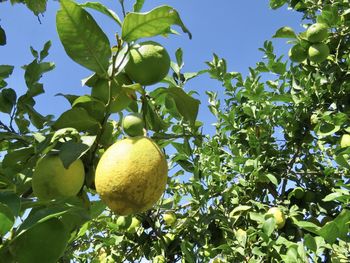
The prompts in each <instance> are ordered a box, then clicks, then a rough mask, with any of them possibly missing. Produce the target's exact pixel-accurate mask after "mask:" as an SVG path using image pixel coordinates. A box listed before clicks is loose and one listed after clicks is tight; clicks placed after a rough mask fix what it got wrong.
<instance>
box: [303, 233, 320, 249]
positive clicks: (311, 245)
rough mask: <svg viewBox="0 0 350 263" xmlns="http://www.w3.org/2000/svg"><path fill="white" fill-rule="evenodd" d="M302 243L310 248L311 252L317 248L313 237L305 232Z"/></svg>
mask: <svg viewBox="0 0 350 263" xmlns="http://www.w3.org/2000/svg"><path fill="white" fill-rule="evenodd" d="M304 243H305V246H306V247H307V248H308V249H310V250H311V251H313V252H316V250H317V244H316V240H315V238H314V237H313V236H312V235H310V234H306V235H305V236H304Z"/></svg>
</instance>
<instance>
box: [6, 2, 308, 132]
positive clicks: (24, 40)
mask: <svg viewBox="0 0 350 263" xmlns="http://www.w3.org/2000/svg"><path fill="white" fill-rule="evenodd" d="M78 2H84V1H78ZM100 2H102V3H104V4H105V5H106V6H108V7H109V8H111V9H113V10H114V11H115V12H117V13H118V14H119V15H120V16H122V15H121V12H120V11H121V9H120V5H119V1H118V0H104V1H100ZM125 2H126V6H127V10H131V9H130V8H131V6H132V4H133V1H131V0H125ZM163 4H167V5H170V6H172V7H174V8H175V9H177V10H178V12H179V13H180V16H181V18H182V20H183V22H184V23H185V25H186V26H187V28H188V29H189V30H190V31H191V33H192V35H193V39H192V40H190V39H189V38H188V36H187V35H186V34H181V35H180V36H177V35H171V36H169V37H168V38H163V37H157V38H155V40H156V41H158V42H160V43H161V44H162V45H164V46H165V47H166V48H167V50H168V51H169V53H170V55H171V58H172V59H173V60H174V59H175V56H174V52H175V50H176V49H177V48H179V47H181V48H182V49H183V51H184V62H185V68H184V71H186V72H193V71H198V70H201V69H204V68H206V65H205V61H210V60H211V59H212V54H213V53H216V54H218V55H219V57H224V58H225V59H226V60H227V62H228V68H229V70H230V71H238V72H241V73H243V74H247V72H248V67H249V66H254V65H255V63H256V62H258V61H259V60H260V59H261V57H262V55H263V54H262V53H261V52H260V51H258V48H259V47H261V46H262V45H263V42H264V41H265V40H268V39H271V36H272V35H273V34H274V33H275V31H276V30H277V29H278V28H280V27H282V26H291V27H292V28H294V29H295V31H297V32H298V31H301V30H302V28H301V25H300V21H301V15H300V13H297V12H295V11H290V10H287V6H284V7H282V8H281V9H279V10H271V9H270V8H269V6H268V1H267V0H265V1H261V0H234V1H233V0H226V1H223V0H221V1H209V0H202V1H198V0H197V1H176V0H163V1H160V0H152V1H150V0H148V1H147V0H146V3H145V5H144V8H143V10H142V11H149V10H151V9H152V8H154V7H156V6H159V5H163ZM58 8H59V3H58V2H56V1H52V0H51V1H49V4H48V8H47V12H46V13H45V14H44V16H43V17H41V18H40V20H41V24H40V23H39V21H38V19H37V18H36V17H35V16H34V15H33V14H32V13H31V12H30V11H29V10H28V9H27V8H25V6H23V5H15V6H11V5H10V3H9V1H8V2H5V3H1V4H0V19H1V20H0V23H1V26H2V27H3V28H4V29H5V30H6V33H7V42H8V44H7V45H6V46H2V47H0V63H1V64H9V65H14V66H15V67H16V68H15V71H14V73H13V75H12V76H11V77H10V79H9V81H8V82H9V87H11V88H13V89H15V90H16V92H17V94H19V95H20V94H22V93H23V92H24V91H25V83H24V78H23V76H24V71H23V69H21V68H20V67H21V66H22V65H24V64H28V63H30V62H31V61H32V59H33V57H32V55H31V53H30V50H29V47H30V46H33V47H34V48H35V49H39V50H40V49H41V48H42V46H43V45H44V43H45V42H46V41H47V40H51V41H52V48H51V50H50V55H49V57H48V58H47V61H52V62H54V63H55V64H56V69H55V70H54V71H52V72H49V73H48V74H46V75H44V77H43V79H42V82H43V83H44V88H45V90H46V94H45V95H40V96H39V97H38V98H37V105H36V109H37V110H38V111H39V112H41V113H42V114H45V115H46V114H54V115H56V116H58V115H59V114H60V113H62V112H63V111H65V110H67V109H68V108H69V104H68V102H66V100H65V99H64V98H63V97H55V96H54V95H55V94H57V93H64V94H87V93H89V91H90V90H89V88H87V87H82V86H81V84H80V83H81V82H80V81H81V79H83V78H85V77H87V76H88V75H90V73H91V72H89V71H88V70H86V69H84V68H83V67H81V66H80V65H78V64H76V63H75V62H73V61H72V60H71V59H70V58H69V57H68V56H67V55H66V54H65V52H64V50H63V47H62V45H61V43H60V41H59V39H58V35H57V32H56V28H55V13H56V11H57V10H58ZM91 13H92V14H93V15H94V17H95V18H96V20H97V21H98V23H99V25H100V26H101V27H102V28H103V30H104V31H105V33H106V34H107V35H108V36H109V38H110V39H111V42H112V40H113V37H114V33H115V32H120V28H119V26H118V25H117V24H115V23H114V22H113V21H112V20H111V19H109V18H107V17H103V16H101V15H99V14H98V13H96V12H93V11H91ZM174 29H176V30H178V31H179V32H181V29H180V28H178V27H174ZM274 44H275V48H276V51H277V54H279V55H283V54H285V55H286V54H287V51H288V49H289V47H290V46H289V45H288V44H286V41H285V40H284V39H282V40H274ZM186 89H187V91H188V90H196V91H197V92H199V94H200V95H199V96H197V98H198V99H200V100H201V101H202V104H201V106H200V114H199V118H198V119H199V120H201V121H203V122H204V123H205V126H206V129H207V128H208V127H209V126H210V123H212V122H213V121H214V119H212V118H210V117H208V114H207V113H208V110H207V97H206V95H205V90H210V91H218V92H221V90H222V89H221V85H220V83H218V82H216V81H213V80H210V79H209V77H208V76H207V75H203V76H201V77H199V78H197V79H195V80H192V81H191V82H189V83H188V85H187V87H186ZM0 116H3V115H0Z"/></svg>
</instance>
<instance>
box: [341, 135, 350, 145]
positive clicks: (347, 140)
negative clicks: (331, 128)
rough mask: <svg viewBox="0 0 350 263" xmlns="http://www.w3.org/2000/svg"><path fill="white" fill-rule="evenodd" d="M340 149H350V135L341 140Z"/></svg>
mask: <svg viewBox="0 0 350 263" xmlns="http://www.w3.org/2000/svg"><path fill="white" fill-rule="evenodd" d="M340 147H341V148H345V147H350V134H344V135H343V136H342V137H341V139H340Z"/></svg>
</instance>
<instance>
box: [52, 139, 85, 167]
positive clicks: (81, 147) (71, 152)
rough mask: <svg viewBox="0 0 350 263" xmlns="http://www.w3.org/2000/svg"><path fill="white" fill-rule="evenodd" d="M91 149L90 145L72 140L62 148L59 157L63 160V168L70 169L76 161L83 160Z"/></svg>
mask: <svg viewBox="0 0 350 263" xmlns="http://www.w3.org/2000/svg"><path fill="white" fill-rule="evenodd" d="M89 149H90V147H89V146H88V145H86V144H83V143H80V142H74V141H72V140H71V141H68V142H66V143H64V144H63V145H62V146H61V148H60V152H59V154H58V155H59V157H60V159H61V160H62V163H63V166H64V167H65V168H66V169H68V167H69V166H70V165H71V164H72V163H73V162H74V161H75V160H78V159H79V158H81V157H82V156H83V155H84V154H85V153H86V152H87V151H88V150H89Z"/></svg>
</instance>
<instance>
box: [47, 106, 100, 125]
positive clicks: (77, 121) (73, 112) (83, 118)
mask: <svg viewBox="0 0 350 263" xmlns="http://www.w3.org/2000/svg"><path fill="white" fill-rule="evenodd" d="M96 125H98V122H97V120H95V119H94V118H92V117H91V116H90V115H89V114H88V113H87V111H86V110H85V109H83V108H78V107H76V108H73V109H70V110H68V111H66V112H64V113H63V114H62V115H61V116H60V117H59V118H58V119H57V121H56V122H55V123H54V125H53V127H54V129H56V130H58V129H62V128H68V127H71V128H75V129H77V130H78V131H86V130H88V129H89V128H92V127H94V126H96Z"/></svg>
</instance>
